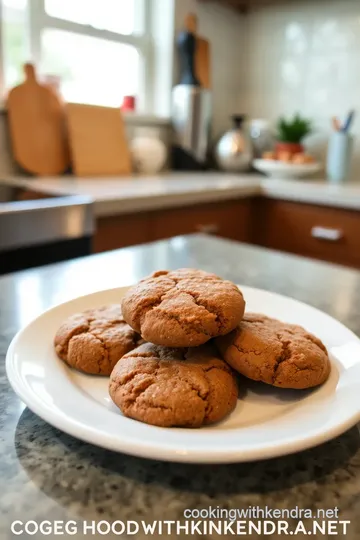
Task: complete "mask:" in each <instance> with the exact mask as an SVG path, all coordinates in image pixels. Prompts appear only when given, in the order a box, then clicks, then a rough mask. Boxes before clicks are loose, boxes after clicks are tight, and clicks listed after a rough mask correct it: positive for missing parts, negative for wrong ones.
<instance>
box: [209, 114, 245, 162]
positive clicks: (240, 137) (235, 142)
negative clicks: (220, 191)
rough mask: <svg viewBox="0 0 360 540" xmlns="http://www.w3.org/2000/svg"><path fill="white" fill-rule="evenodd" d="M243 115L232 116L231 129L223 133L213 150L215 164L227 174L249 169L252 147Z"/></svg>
mask: <svg viewBox="0 0 360 540" xmlns="http://www.w3.org/2000/svg"><path fill="white" fill-rule="evenodd" d="M244 120H245V116H244V115H240V114H239V115H234V116H233V117H232V121H233V124H234V127H233V129H231V130H230V131H228V132H227V133H225V134H224V135H223V136H222V137H221V138H220V140H219V141H218V143H217V145H216V149H215V158H216V162H217V164H218V166H219V168H220V169H222V170H223V171H228V172H244V171H248V170H249V169H250V165H251V162H252V159H253V147H252V142H251V139H250V135H249V133H248V130H247V128H246V127H245V126H243V123H244Z"/></svg>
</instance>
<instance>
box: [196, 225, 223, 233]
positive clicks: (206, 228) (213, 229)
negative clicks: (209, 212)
mask: <svg viewBox="0 0 360 540" xmlns="http://www.w3.org/2000/svg"><path fill="white" fill-rule="evenodd" d="M196 230H197V231H199V232H200V233H203V234H216V233H218V232H219V225H217V224H216V223H209V224H208V225H197V226H196Z"/></svg>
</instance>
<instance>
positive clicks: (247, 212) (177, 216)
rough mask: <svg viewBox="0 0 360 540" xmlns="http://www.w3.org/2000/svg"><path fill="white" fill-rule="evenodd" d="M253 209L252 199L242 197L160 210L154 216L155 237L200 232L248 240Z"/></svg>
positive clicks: (153, 228)
mask: <svg viewBox="0 0 360 540" xmlns="http://www.w3.org/2000/svg"><path fill="white" fill-rule="evenodd" d="M251 208H252V202H251V201H250V200H246V201H245V200H244V201H243V200H242V201H226V202H220V203H211V204H201V205H195V206H189V207H186V208H172V209H169V210H163V211H159V212H156V213H154V215H153V217H152V230H153V237H154V239H160V238H170V237H172V236H177V235H181V234H190V233H199V232H200V233H206V234H214V235H217V236H222V237H224V238H230V239H233V240H240V241H244V242H246V241H249V238H250V227H251Z"/></svg>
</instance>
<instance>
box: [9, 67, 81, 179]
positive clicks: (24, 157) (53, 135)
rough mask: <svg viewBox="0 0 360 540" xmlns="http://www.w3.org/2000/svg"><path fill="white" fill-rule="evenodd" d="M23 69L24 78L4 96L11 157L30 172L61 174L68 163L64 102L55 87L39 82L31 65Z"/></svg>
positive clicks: (42, 174)
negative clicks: (12, 155)
mask: <svg viewBox="0 0 360 540" xmlns="http://www.w3.org/2000/svg"><path fill="white" fill-rule="evenodd" d="M24 70H25V82H24V83H22V84H20V85H19V86H16V87H15V88H13V89H12V90H10V92H9V95H8V100H7V106H8V117H9V129H10V137H11V144H12V150H13V153H14V158H15V160H16V161H17V163H18V164H19V165H20V166H21V167H22V168H23V169H25V170H26V171H28V172H30V173H33V174H37V175H41V176H44V175H57V174H61V173H63V172H64V171H65V170H66V169H67V168H68V167H69V164H70V156H69V150H68V143H67V137H66V126H65V113H64V107H63V104H62V103H61V100H60V99H59V97H58V96H57V94H56V92H55V91H54V90H52V89H51V88H50V87H49V86H46V85H42V84H39V82H38V81H37V79H36V73H35V69H34V66H33V65H31V64H26V65H25V66H24Z"/></svg>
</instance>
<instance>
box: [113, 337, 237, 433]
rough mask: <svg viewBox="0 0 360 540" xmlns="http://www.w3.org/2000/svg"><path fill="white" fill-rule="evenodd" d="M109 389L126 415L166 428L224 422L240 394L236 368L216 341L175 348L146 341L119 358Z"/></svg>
mask: <svg viewBox="0 0 360 540" xmlns="http://www.w3.org/2000/svg"><path fill="white" fill-rule="evenodd" d="M109 392H110V396H111V398H112V400H113V401H114V403H115V404H116V405H117V406H118V407H119V408H120V410H121V411H122V412H123V414H124V415H125V416H128V417H130V418H134V419H135V420H139V421H141V422H146V423H148V424H153V425H156V426H162V427H171V426H182V427H200V426H201V425H204V424H211V423H214V422H218V421H219V420H221V419H222V418H224V417H225V416H226V415H227V414H229V413H230V412H231V411H232V410H233V409H234V408H235V406H236V402H237V396H238V389H237V383H236V379H235V376H234V374H233V372H232V370H231V368H230V367H229V366H228V365H227V364H226V363H225V362H223V361H222V360H221V359H220V358H219V355H218V353H217V352H216V349H215V348H214V347H213V346H211V345H210V344H206V345H203V346H201V347H197V348H181V349H173V348H167V347H160V346H157V345H153V344H151V343H145V344H143V345H141V346H140V347H138V348H137V349H135V350H133V351H131V352H130V353H128V354H126V355H125V356H124V357H123V358H122V359H121V360H120V361H119V362H118V363H117V365H116V366H115V368H114V370H113V372H112V374H111V377H110V386H109Z"/></svg>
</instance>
